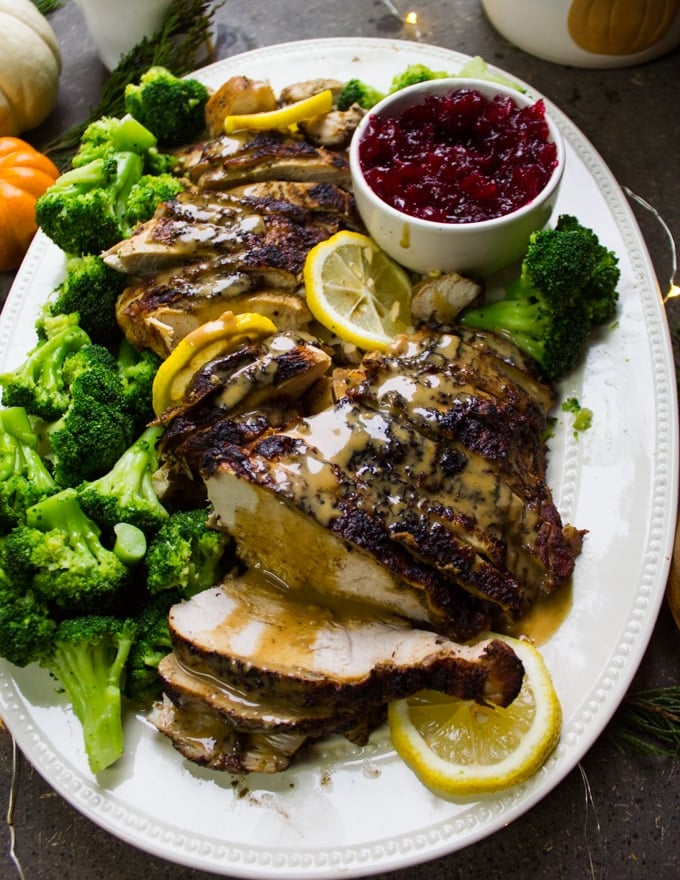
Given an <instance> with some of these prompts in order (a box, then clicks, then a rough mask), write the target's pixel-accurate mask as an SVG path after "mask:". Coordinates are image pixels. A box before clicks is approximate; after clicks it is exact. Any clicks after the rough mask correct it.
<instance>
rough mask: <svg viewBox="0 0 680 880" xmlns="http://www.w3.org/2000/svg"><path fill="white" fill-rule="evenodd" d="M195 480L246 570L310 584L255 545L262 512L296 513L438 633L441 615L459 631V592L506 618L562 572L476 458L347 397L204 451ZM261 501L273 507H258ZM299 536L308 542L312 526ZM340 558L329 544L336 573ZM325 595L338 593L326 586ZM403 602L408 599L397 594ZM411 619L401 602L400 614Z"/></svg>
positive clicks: (533, 518)
mask: <svg viewBox="0 0 680 880" xmlns="http://www.w3.org/2000/svg"><path fill="white" fill-rule="evenodd" d="M204 448H205V447H204ZM202 470H203V473H204V476H205V478H206V487H207V491H208V495H209V497H210V498H211V501H212V503H213V506H214V509H215V511H216V514H217V516H218V517H219V519H220V522H221V523H223V524H224V527H225V528H226V530H227V531H229V532H231V533H232V534H233V535H234V537H235V539H236V541H237V544H238V547H239V553H240V554H241V555H242V556H243V557H244V558H245V559H246V560H247V561H248V562H249V563H250V564H254V563H255V561H256V560H257V559H258V556H259V558H260V560H261V562H262V564H263V565H264V566H265V567H266V568H268V569H269V570H271V571H273V572H274V573H276V574H279V575H281V576H282V577H283V578H284V579H285V580H287V581H289V579H290V578H291V573H290V569H291V568H294V569H295V572H294V574H293V575H292V577H293V580H292V584H293V585H301V586H304V584H305V581H306V582H307V583H314V581H315V579H317V578H318V577H319V571H318V568H319V563H318V561H317V560H315V559H306V560H296V561H295V562H294V563H293V564H292V565H291V564H286V560H285V558H284V557H285V546H284V547H283V548H281V549H279V548H275V547H263V546H262V539H261V536H260V534H259V532H258V529H257V521H258V516H262V515H264V513H265V511H269V510H270V509H271V512H272V513H271V515H272V516H275V515H276V511H277V510H278V511H279V512H280V514H281V516H282V517H285V518H290V519H291V520H292V521H297V520H298V519H299V517H296V516H295V513H294V511H298V512H299V513H300V514H302V515H303V516H306V517H307V518H308V519H309V520H311V521H314V522H315V523H316V525H317V526H318V527H321V529H322V530H324V531H325V532H327V533H328V532H330V533H333V534H334V535H335V536H336V539H338V540H340V539H345V540H346V541H348V542H350V546H351V545H354V547H355V548H356V549H357V550H358V549H359V548H361V549H362V550H363V551H365V552H366V553H369V554H372V555H373V556H374V557H375V559H376V561H377V562H378V563H379V564H380V565H381V566H383V567H384V568H387V569H389V570H390V571H391V573H392V574H393V575H394V576H395V577H396V578H397V579H398V581H399V582H405V583H407V584H408V585H409V586H410V587H411V588H412V589H413V590H415V595H414V598H416V597H417V599H418V600H419V604H420V605H423V606H425V608H426V609H427V610H426V611H425V612H424V613H425V618H424V619H427V620H429V621H430V622H431V623H432V624H433V625H435V626H437V627H441V623H435V621H438V620H446V618H447V617H448V616H450V617H451V624H452V625H453V626H457V625H458V624H457V623H456V608H457V607H459V606H460V596H459V592H460V588H463V589H464V590H466V591H467V592H469V593H470V594H471V595H472V596H473V597H475V598H476V599H478V600H482V601H485V602H492V603H494V605H497V606H498V607H499V608H501V609H503V610H504V611H507V612H509V613H511V614H512V615H513V616H516V615H517V614H519V613H520V612H521V611H522V610H523V609H525V608H526V606H527V604H529V602H530V601H533V599H534V598H535V597H536V595H537V594H538V593H541V592H542V593H550V592H552V590H553V589H555V588H557V587H558V586H561V584H562V583H564V580H565V577H566V576H568V575H569V574H570V573H571V568H567V569H566V570H565V567H564V564H565V560H563V559H562V557H561V556H560V555H559V554H558V553H556V552H551V553H547V552H546V536H548V535H549V536H550V539H551V542H552V544H551V551H552V550H553V546H552V545H554V548H558V549H559V544H558V542H559V537H560V536H561V535H562V533H561V530H560V529H559V527H558V526H556V525H555V523H554V522H553V521H552V520H545V519H544V518H543V517H542V516H541V513H540V511H538V510H536V509H535V508H534V507H532V505H531V504H529V503H528V502H527V501H526V500H525V499H524V498H523V497H521V496H519V495H517V494H516V493H514V492H513V490H512V487H511V485H509V484H508V482H507V481H505V480H504V479H503V476H502V473H499V472H497V471H496V470H495V469H494V468H493V467H491V466H490V465H489V463H488V462H487V460H486V459H485V458H483V457H482V456H479V455H474V454H472V453H470V452H468V451H467V450H464V449H463V450H461V449H459V448H455V447H453V446H452V444H451V443H446V442H436V441H433V440H431V439H430V438H428V437H426V436H424V435H423V434H421V433H419V432H418V431H416V430H414V429H413V428H412V427H411V426H410V425H409V424H408V423H407V422H405V421H403V420H402V421H399V420H398V419H397V418H395V417H394V416H392V415H391V414H389V413H388V414H385V413H382V412H378V411H375V410H370V409H364V408H362V407H361V406H358V405H356V404H353V403H352V402H350V401H348V400H347V399H345V400H341V401H339V402H338V403H337V404H336V405H335V406H333V407H331V408H329V409H327V410H325V411H322V412H320V413H317V414H315V415H312V416H309V417H307V418H302V419H299V420H297V421H296V422H294V423H293V424H292V425H291V426H290V427H288V428H284V429H283V430H278V431H273V432H270V433H269V434H265V435H264V436H262V437H261V438H260V439H258V440H256V441H255V442H254V443H252V444H250V445H249V446H248V447H247V448H238V447H227V448H224V449H222V450H220V449H219V448H215V449H214V450H210V451H208V453H207V454H206V456H205V459H204V464H203V468H202ZM237 480H241V481H242V482H247V483H248V484H249V485H250V487H251V488H250V489H248V488H245V487H243V486H238V485H236V484H235V481H237ZM268 493H269V494H272V495H274V496H275V500H274V501H272V502H269V501H268V500H267V497H266V496H267V494H268ZM248 495H250V496H251V498H250V503H249V506H248V508H247V509H245V510H244V509H241V508H240V507H239V506H238V503H237V499H238V500H239V501H241V502H243V501H244V500H245V496H248ZM276 500H278V504H277V503H276ZM301 527H302V526H300V525H298V526H297V528H301ZM306 528H307V529H308V530H309V531H310V536H311V535H313V534H314V528H313V526H312V525H308V526H306ZM553 532H555V534H554V535H553V534H552V533H553ZM563 543H566V542H564V540H563ZM570 549H571V548H570V547H569V546H566V547H565V559H566V562H570V563H571V565H572V567H573V557H572V555H571V553H570V552H569V551H570ZM350 552H351V551H350ZM262 554H264V555H262ZM345 557H348V553H342V542H341V541H340V547H339V548H338V550H337V552H336V553H334V559H336V560H338V561H337V562H336V565H338V564H339V560H340V559H343V558H345ZM555 563H558V564H555ZM348 564H350V563H349V561H348ZM280 566H285V573H284V571H282V570H281V568H280ZM333 571H335V569H334V568H333V567H331V572H333ZM324 589H332V590H334V591H335V590H337V589H343V587H342V586H341V585H340V584H335V583H334V581H333V578H332V576H331V577H330V578H329V577H326V578H325V579H324ZM344 589H352V587H349V588H347V587H345V588H344ZM354 589H356V588H354ZM398 593H399V591H398ZM407 595H411V593H410V591H401V596H402V597H405V596H407ZM396 601H397V602H398V601H399V599H398V597H397V599H396ZM413 611H414V609H413V607H412V605H411V604H410V605H409V609H408V611H407V610H406V609H405V610H404V612H403V613H405V614H407V615H410V614H412V613H413ZM422 614H423V611H422V610H421V611H420V618H418V617H416V618H415V619H422ZM445 631H446V630H445Z"/></svg>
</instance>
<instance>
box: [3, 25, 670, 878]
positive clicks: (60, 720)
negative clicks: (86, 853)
mask: <svg viewBox="0 0 680 880" xmlns="http://www.w3.org/2000/svg"><path fill="white" fill-rule="evenodd" d="M466 60H468V58H467V56H464V55H462V54H460V53H457V52H452V51H449V50H446V49H443V48H437V47H433V46H427V45H423V44H418V43H408V42H402V41H388V40H379V39H333V40H313V41H304V42H297V43H287V44H281V45H276V46H271V47H267V48H263V49H258V50H255V51H252V52H248V53H245V54H243V55H240V56H236V57H233V58H228V59H226V60H223V61H220V62H218V63H216V64H214V65H211V66H209V67H206V68H204V69H203V70H201V71H199V73H198V74H197V75H198V76H200V77H201V78H202V79H203V80H204V81H205V82H206V83H208V84H209V85H212V86H217V85H219V84H220V83H221V82H222V81H224V80H225V79H227V78H228V77H229V76H231V75H233V74H244V75H247V76H251V77H256V78H268V79H269V80H270V81H271V83H272V85H273V87H274V88H275V90H278V89H280V88H281V87H283V86H285V85H287V84H289V83H292V82H296V81H299V80H303V79H308V78H310V77H315V76H326V77H336V78H339V79H347V78H349V77H351V76H358V77H360V78H361V79H363V80H365V81H366V82H369V83H371V84H373V85H375V86H376V87H377V88H382V89H386V88H387V87H388V85H389V83H390V81H391V78H392V76H393V75H394V74H395V73H398V72H401V71H402V70H403V69H404V68H405V67H406V66H407V65H408V64H411V63H416V62H421V63H424V64H427V65H429V66H430V67H432V68H435V69H443V70H447V71H452V72H456V71H457V70H458V69H459V68H460V67H461V66H462V64H463V63H464V62H465V61H466ZM524 85H526V84H524ZM527 88H528V90H529V91H530V92H532V93H533V94H535V96H536V97H540V95H538V94H536V93H535V92H534V91H533V90H532V89H531V87H530V86H527ZM546 105H547V107H548V112H550V113H551V114H552V115H553V117H554V118H555V120H556V121H557V123H558V125H559V127H560V129H561V131H562V133H563V135H564V138H565V141H566V147H567V165H566V171H565V178H564V183H563V186H562V190H561V194H560V198H559V202H558V206H557V211H558V212H560V213H563V212H566V213H572V214H575V215H576V216H578V217H579V219H580V220H581V221H582V222H584V223H586V224H587V225H589V226H591V227H592V228H593V229H594V230H595V231H596V232H597V234H598V235H599V236H600V238H601V240H602V242H603V243H604V244H606V245H607V246H608V247H610V248H612V249H613V250H615V251H616V253H617V254H618V255H619V258H620V265H621V273H622V280H621V285H620V293H621V304H620V317H619V320H618V322H617V324H616V326H615V327H613V328H611V329H608V330H607V332H604V333H603V334H602V337H601V339H599V340H598V341H597V343H596V344H595V345H594V346H593V347H592V349H591V350H590V352H589V354H588V357H587V360H586V362H585V364H584V366H583V368H582V369H580V370H578V371H577V372H575V373H574V374H573V375H571V376H570V377H569V378H568V381H566V382H564V383H563V384H562V386H561V387H560V393H561V394H562V395H563V397H576V398H577V399H578V400H579V402H580V403H581V404H582V405H583V406H586V407H589V408H591V409H592V410H593V412H594V420H593V426H592V428H591V429H590V430H588V431H586V432H584V433H582V434H581V435H579V437H578V438H575V437H574V436H573V432H572V429H571V427H570V420H569V416H567V415H565V414H564V413H561V412H560V411H559V410H558V411H556V416H557V427H556V433H555V436H554V438H553V439H552V440H551V451H550V469H549V481H550V484H551V486H552V488H553V491H554V495H555V500H556V503H557V505H558V508H559V509H560V511H561V513H562V516H563V519H564V521H565V522H571V523H573V524H574V525H576V526H578V527H579V528H584V529H587V530H588V535H587V538H586V541H585V547H584V551H583V554H582V556H581V557H580V559H579V560H578V563H577V571H576V574H575V577H574V583H573V608H572V609H571V612H570V614H569V615H568V617H567V618H566V620H565V622H564V623H563V624H562V626H561V627H560V629H559V630H558V631H557V632H556V633H555V634H554V635H553V637H552V638H551V639H550V640H549V641H548V642H547V643H546V644H545V645H544V646H543V653H544V656H545V658H546V660H547V663H548V665H549V668H550V670H551V672H552V675H553V679H554V682H555V685H556V688H557V691H558V693H559V697H560V700H561V702H562V705H563V709H564V728H563V733H562V738H561V741H560V744H559V746H558V748H557V750H556V751H555V753H554V754H553V756H552V757H551V758H550V760H549V761H548V763H547V764H546V766H545V767H544V768H543V769H542V771H541V772H540V773H539V774H538V775H536V776H535V777H534V778H532V779H531V780H530V781H529V782H527V783H526V784H524V785H521V786H519V787H516V788H513V789H511V790H508V791H505V792H502V793H500V794H498V795H496V796H493V797H488V798H484V799H478V800H472V801H467V802H459V803H450V802H447V801H444V800H440V799H438V798H436V797H434V796H433V795H431V794H430V793H429V792H428V791H427V790H426V789H425V788H423V787H422V786H421V785H420V784H419V783H418V781H417V780H416V779H415V777H414V776H413V775H412V774H411V772H410V771H409V770H408V769H407V768H406V767H405V766H404V765H403V764H402V762H401V761H400V760H399V759H398V758H397V757H396V755H395V754H394V753H393V751H392V750H391V748H390V745H389V740H388V738H387V735H386V733H385V732H384V730H383V731H378V732H377V734H376V735H374V737H373V738H372V740H371V742H370V743H369V745H368V746H366V747H364V748H356V747H353V746H350V745H349V744H348V743H346V742H345V741H344V740H340V739H337V740H336V739H333V740H331V741H329V742H327V743H324V744H323V745H321V746H319V747H317V748H315V749H314V750H312V751H311V752H309V753H308V754H307V755H306V757H305V758H304V759H303V760H302V761H301V762H300V763H298V764H296V765H295V767H294V768H293V769H291V770H290V771H288V772H286V773H283V774H280V775H278V776H275V777H273V778H268V777H265V776H262V775H260V776H252V777H250V778H247V779H241V780H234V779H232V778H231V777H230V776H227V775H224V774H219V773H216V772H211V771H207V770H203V769H201V768H199V767H196V766H194V765H191V764H189V763H188V762H186V761H185V760H184V759H183V758H181V756H180V755H179V754H178V753H177V752H175V751H174V750H173V748H172V746H171V745H170V743H169V741H167V740H166V739H165V738H164V737H162V736H160V735H159V734H157V733H156V732H155V730H154V729H152V728H151V726H150V725H149V724H148V723H147V722H146V721H145V720H144V718H142V717H137V716H135V715H132V714H131V715H130V716H129V717H128V718H127V722H126V745H127V747H126V752H125V756H124V757H123V759H122V760H121V761H120V762H119V763H118V764H116V765H115V766H114V767H112V768H111V769H109V770H107V771H106V772H104V773H102V774H100V775H99V777H98V778H95V777H94V776H93V775H92V774H91V773H90V771H89V769H88V766H87V761H86V759H85V755H84V753H83V749H82V745H81V735H80V730H79V726H78V723H77V721H76V720H75V718H74V717H73V716H72V714H71V712H70V711H69V710H68V709H67V708H66V707H65V705H64V703H63V702H62V701H61V698H60V697H59V696H58V695H57V694H56V693H55V690H54V686H53V683H52V682H51V680H50V679H49V677H48V676H47V674H46V673H44V672H43V671H42V670H39V669H36V668H34V667H29V668H26V669H16V668H14V667H12V666H11V665H10V664H7V663H2V664H0V714H1V715H2V717H3V718H4V720H5V722H6V723H7V725H8V727H9V728H10V730H11V732H12V734H13V735H14V737H15V738H16V740H17V742H18V744H19V746H20V748H21V750H22V751H23V752H24V754H25V755H26V756H27V758H28V759H29V760H30V761H31V763H32V764H33V765H34V766H35V767H36V769H37V770H38V771H39V772H40V773H41V774H42V775H43V776H44V778H45V779H46V780H47V782H48V783H49V784H50V785H51V786H52V787H53V788H54V789H55V790H56V791H57V792H58V793H59V794H61V795H62V796H63V797H64V798H65V799H66V800H67V801H69V802H70V803H71V804H73V805H74V806H75V807H76V808H77V809H78V810H80V811H81V812H82V813H84V814H85V815H86V816H88V817H89V818H90V819H91V820H92V821H94V822H95V823H97V824H99V825H101V826H102V827H103V828H105V829H106V830H108V831H109V832H111V833H112V834H114V835H116V836H118V837H120V838H122V839H123V840H125V841H127V842H129V843H130V844H132V845H134V846H136V847H139V848H141V849H143V850H145V851H147V852H149V853H152V854H155V855H158V856H161V857H163V858H165V859H167V860H170V861H172V862H175V863H178V864H182V865H186V866H190V867H193V868H200V869H203V870H206V871H209V872H213V873H215V874H218V875H219V874H221V875H229V876H231V877H244V878H328V877H339V876H343V877H357V876H366V875H370V874H374V873H379V872H387V871H390V870H394V869H397V868H404V867H407V866H409V865H413V864H417V863H421V862H425V861H428V860H430V859H434V858H436V857H438V856H442V855H445V854H447V853H451V852H453V851H455V850H458V849H461V848H462V847H465V846H467V845H469V844H471V843H473V842H475V841H477V840H480V839H481V838H483V837H486V836H487V835H489V834H492V833H493V832H494V831H496V830H498V829H500V828H502V827H503V826H505V825H507V824H508V823H509V822H511V821H513V820H514V819H516V818H517V817H518V816H520V815H521V814H523V813H524V812H526V811H527V810H528V809H529V808H531V807H532V806H533V805H534V804H536V803H537V802H538V801H540V800H541V798H543V797H544V796H545V795H546V794H547V793H548V792H549V791H551V790H552V789H553V788H554V787H555V786H556V785H558V783H559V782H560V781H561V780H562V779H563V778H564V777H565V776H566V774H568V773H569V772H570V771H571V770H572V769H573V768H574V767H575V766H576V765H577V763H578V761H579V760H580V759H581V757H582V756H583V754H584V753H585V752H586V751H587V749H588V748H589V747H590V746H591V745H592V743H593V742H594V741H595V740H596V738H597V737H598V736H599V735H600V733H601V732H602V731H603V729H604V727H605V725H606V724H607V722H608V720H609V719H610V718H611V716H612V714H613V713H614V711H615V709H616V708H617V706H618V704H619V702H620V701H621V699H622V698H623V696H624V694H625V691H626V689H627V687H628V685H629V683H630V681H631V678H632V676H633V674H634V673H635V671H636V669H637V667H638V665H639V662H640V660H641V659H642V656H643V654H644V651H645V648H646V646H647V643H648V640H649V638H650V635H651V632H652V629H653V627H654V623H655V621H656V617H657V613H658V610H659V606H660V603H661V601H662V597H663V592H664V587H665V583H666V577H667V573H668V567H669V559H670V554H671V548H672V539H673V531H674V522H675V510H676V498H677V461H678V419H677V403H676V390H675V389H676V386H675V373H674V368H673V358H672V350H671V345H670V340H669V334H668V329H667V324H666V320H665V316H664V311H663V305H662V301H661V297H660V295H659V291H658V288H657V284H656V281H655V277H654V273H653V269H652V266H651V263H650V259H649V256H648V254H647V251H646V247H645V244H644V241H643V239H642V237H641V235H640V232H639V229H638V227H637V224H636V222H635V219H634V217H633V215H632V212H631V210H630V208H629V206H628V203H627V201H626V198H625V197H624V195H623V193H622V191H621V189H620V187H619V186H618V185H617V183H616V181H615V180H614V179H613V177H612V175H611V173H610V172H609V170H608V169H607V167H606V166H605V165H604V163H603V161H602V159H601V158H600V156H599V155H598V153H597V152H596V150H595V149H594V148H593V146H592V145H591V144H590V143H589V142H588V141H587V140H586V139H585V138H584V136H583V135H582V134H581V133H580V131H578V129H577V128H576V127H575V126H574V125H573V124H572V123H571V122H570V121H569V119H568V118H566V117H565V116H564V114H563V113H562V112H561V111H560V110H559V109H558V108H556V107H555V106H553V105H552V104H551V103H550V102H548V101H547V102H546ZM62 272H63V256H62V254H61V253H60V252H59V251H58V250H57V249H56V248H55V247H54V246H53V245H52V244H51V243H50V242H49V241H48V240H47V239H46V238H45V237H44V236H43V235H42V234H40V233H39V234H38V235H37V236H36V238H35V240H34V242H33V244H32V246H31V248H30V250H29V253H28V254H27V256H26V259H25V262H24V264H23V265H22V268H21V269H20V271H19V273H18V276H17V279H16V283H15V285H14V286H13V288H12V291H11V292H10V296H9V298H8V301H7V305H6V307H5V310H4V312H3V314H2V318H1V320H0V352H1V355H0V369H8V368H10V367H13V366H15V365H16V364H18V363H19V362H20V361H21V359H22V358H23V357H24V355H25V354H26V353H27V351H28V350H29V349H30V348H31V347H32V346H33V344H34V342H35V337H34V332H33V322H34V318H35V315H36V313H37V309H38V307H39V305H40V304H41V303H42V301H43V300H44V299H45V297H46V296H47V294H48V293H49V292H50V291H51V290H52V289H53V287H54V286H55V285H56V284H57V283H58V281H59V280H60V277H61V273H62Z"/></svg>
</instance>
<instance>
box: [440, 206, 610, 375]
mask: <svg viewBox="0 0 680 880" xmlns="http://www.w3.org/2000/svg"><path fill="white" fill-rule="evenodd" d="M618 280H619V269H618V265H617V258H616V255H615V254H614V253H612V252H611V251H609V250H607V248H605V247H604V246H603V245H601V244H600V242H599V240H598V238H597V236H596V235H595V233H594V232H593V231H592V230H591V229H587V228H586V227H584V226H582V225H581V224H580V223H579V222H578V220H576V218H574V217H572V216H571V215H562V216H560V217H559V218H558V221H557V224H556V226H555V227H554V228H552V229H543V230H541V231H539V232H537V233H534V234H533V236H532V237H531V240H530V242H529V245H528V247H527V251H526V253H525V256H524V260H523V262H522V268H521V272H520V274H519V276H518V277H517V278H515V279H514V280H513V281H512V282H511V283H510V284H509V285H508V287H507V288H506V291H505V296H504V298H503V299H501V300H500V301H498V302H493V303H489V304H488V305H482V306H479V307H476V308H471V309H467V310H465V311H464V312H462V313H461V315H460V316H459V319H458V320H459V322H460V323H461V324H462V325H463V326H465V327H474V328H477V329H481V330H492V331H495V332H499V333H504V334H505V335H507V336H509V337H510V339H512V341H513V342H514V343H515V345H517V346H518V347H519V348H520V349H522V351H524V352H525V353H526V354H528V355H529V356H530V357H532V358H533V359H534V360H535V361H536V362H537V364H538V365H539V367H540V369H541V371H542V373H543V375H544V376H545V378H546V379H548V380H555V379H559V378H560V377H561V376H563V375H564V374H565V373H567V372H568V371H569V370H572V369H574V367H576V365H577V364H578V363H579V361H580V360H581V357H582V356H583V352H584V350H585V347H586V345H587V342H588V338H589V336H590V332H591V330H592V328H593V326H594V325H596V324H600V323H602V322H604V321H608V320H611V318H613V316H614V314H615V312H616V305H617V301H618V293H617V291H616V284H617V283H618Z"/></svg>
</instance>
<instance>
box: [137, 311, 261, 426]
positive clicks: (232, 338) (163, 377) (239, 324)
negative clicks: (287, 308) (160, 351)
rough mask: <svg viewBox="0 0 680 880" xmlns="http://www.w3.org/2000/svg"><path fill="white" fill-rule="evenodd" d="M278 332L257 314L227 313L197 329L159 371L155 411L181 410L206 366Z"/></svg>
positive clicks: (155, 390)
mask: <svg viewBox="0 0 680 880" xmlns="http://www.w3.org/2000/svg"><path fill="white" fill-rule="evenodd" d="M275 332H276V325H275V324H274V323H272V321H270V320H269V318H265V317H264V316H263V315H258V314H256V313H255V312H244V313H243V314H240V315H235V314H234V313H233V312H224V314H222V315H220V317H219V318H216V319H215V320H214V321H208V322H206V323H205V324H201V326H200V327H196V329H195V330H192V331H191V332H190V333H188V334H187V335H186V336H185V337H184V338H183V339H181V340H180V341H179V343H178V344H177V346H176V347H175V348H174V349H173V350H172V351H171V352H170V354H169V355H168V357H167V358H166V359H165V360H164V361H163V363H162V364H161V365H160V367H159V368H158V372H157V373H156V376H155V377H154V382H153V387H152V389H151V398H152V405H153V411H154V412H155V413H156V415H157V416H159V415H161V413H164V412H166V411H167V410H169V409H172V408H173V407H176V406H179V405H180V404H181V403H182V401H183V399H184V395H185V394H186V391H187V388H188V387H189V383H190V382H191V380H192V378H193V377H194V375H195V374H196V372H197V371H198V370H199V369H200V368H201V367H202V366H204V365H205V364H207V363H209V362H210V361H212V360H215V358H218V357H223V356H224V355H225V354H229V352H231V351H235V350H236V349H237V348H238V347H239V346H241V345H244V344H246V343H248V342H257V341H258V340H259V339H264V337H265V336H270V335H271V334H272V333H275Z"/></svg>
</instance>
